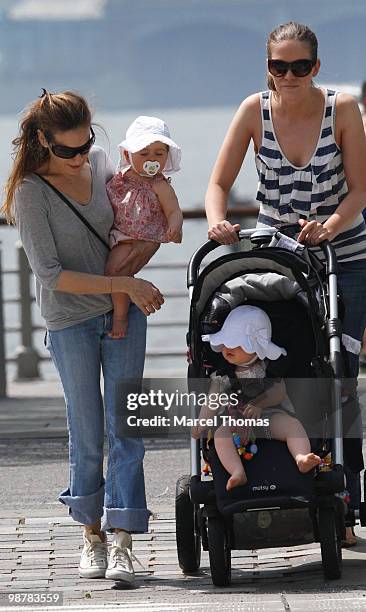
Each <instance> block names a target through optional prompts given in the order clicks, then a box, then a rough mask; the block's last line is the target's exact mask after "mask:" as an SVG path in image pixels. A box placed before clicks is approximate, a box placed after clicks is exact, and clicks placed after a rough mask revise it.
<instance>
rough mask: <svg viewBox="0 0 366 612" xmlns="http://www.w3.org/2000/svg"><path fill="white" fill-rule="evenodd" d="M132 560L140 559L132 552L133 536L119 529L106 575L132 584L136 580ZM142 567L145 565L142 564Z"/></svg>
mask: <svg viewBox="0 0 366 612" xmlns="http://www.w3.org/2000/svg"><path fill="white" fill-rule="evenodd" d="M132 561H137V563H139V564H140V565H141V563H140V561H139V560H138V559H137V558H136V557H135V555H134V554H133V552H132V538H131V536H130V534H129V533H127V532H126V531H118V532H117V533H116V534H115V536H114V540H113V542H112V547H111V554H110V557H109V563H108V569H107V571H106V573H105V577H106V578H107V579H109V580H118V581H120V580H121V581H123V582H127V583H128V584H132V583H133V582H134V580H135V572H134V569H133V565H132ZM141 567H143V566H142V565H141Z"/></svg>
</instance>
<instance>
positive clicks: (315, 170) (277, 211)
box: [256, 90, 366, 262]
mask: <svg viewBox="0 0 366 612" xmlns="http://www.w3.org/2000/svg"><path fill="white" fill-rule="evenodd" d="M336 97H337V93H336V92H334V91H331V90H326V100H325V107H324V115H323V121H322V125H321V129H320V134H319V140H318V144H317V147H316V150H315V152H314V154H313V156H312V158H311V160H310V162H309V164H308V165H307V166H305V167H301V168H300V167H297V166H294V165H293V164H291V163H290V162H289V161H288V159H286V157H285V155H284V154H283V152H282V151H281V147H280V145H279V143H278V141H277V139H276V135H275V131H274V128H273V123H272V114H271V92H269V91H264V92H262V93H261V115H262V127H263V134H262V144H261V147H260V149H259V151H258V153H257V155H256V166H257V171H258V178H259V183H258V192H257V201H258V202H259V205H260V211H259V216H258V222H257V226H259V227H265V226H268V225H270V226H273V225H277V224H280V223H297V221H298V220H299V218H300V217H301V216H302V217H303V218H306V219H308V220H310V221H312V220H317V221H319V222H320V223H323V222H324V221H326V219H328V217H329V216H330V215H331V214H333V213H334V211H335V210H336V208H337V207H338V205H339V204H340V203H341V202H342V200H343V199H344V198H345V196H346V195H347V192H348V187H347V183H346V177H345V174H344V169H343V163H342V152H341V150H340V149H339V147H338V145H337V143H336V141H335V137H334V124H335V120H334V118H335V101H336ZM332 244H333V246H334V248H335V250H336V253H337V258H338V261H339V262H346V261H354V260H360V259H366V226H365V221H364V219H363V216H362V214H361V213H360V215H359V216H358V217H357V218H356V219H355V220H354V221H352V223H351V224H350V225H349V226H348V227H347V228H346V230H345V231H343V232H342V233H341V234H338V236H336V238H335V239H334V240H333V241H332ZM314 251H316V252H317V254H318V253H319V255H320V256H321V253H322V252H321V251H320V249H318V248H315V249H314Z"/></svg>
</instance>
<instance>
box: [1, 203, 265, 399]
mask: <svg viewBox="0 0 366 612" xmlns="http://www.w3.org/2000/svg"><path fill="white" fill-rule="evenodd" d="M257 214H258V209H257V207H256V206H253V205H251V204H250V203H248V204H244V205H235V206H234V207H232V208H230V209H229V211H228V218H229V219H230V220H232V221H233V222H240V221H242V220H243V219H244V220H246V221H245V222H246V223H247V222H248V219H252V220H253V222H254V221H255V219H256V217H257ZM183 217H184V219H185V220H190V219H204V218H205V212H204V210H203V209H202V208H197V209H191V210H185V211H183ZM0 224H1V225H5V224H6V222H5V221H4V219H1V218H0ZM15 246H16V249H17V254H18V255H17V262H18V265H17V268H13V269H6V270H2V268H1V252H0V398H1V397H6V363H11V362H13V363H14V362H15V363H16V368H17V374H16V378H17V379H18V380H32V379H37V378H40V370H39V365H40V363H41V362H42V361H44V360H49V359H50V357H48V356H43V355H41V354H40V353H39V351H37V349H36V348H35V346H34V332H37V331H42V330H44V329H45V328H44V326H40V325H35V324H33V320H32V303H33V302H34V297H33V296H32V292H31V282H30V279H31V270H30V267H29V264H28V260H27V257H26V255H25V252H24V250H23V247H22V244H21V242H19V241H18V242H17V243H16V245H15ZM146 268H147V269H149V270H159V269H160V270H178V269H180V270H186V268H187V263H174V262H168V263H161V264H159V263H151V264H149V265H148V266H146ZM9 274H12V275H17V276H18V279H19V296H18V297H10V298H9V297H6V298H4V296H3V292H2V287H3V283H2V280H3V275H9ZM164 295H165V297H166V298H168V299H169V298H175V299H176V298H184V297H188V293H187V292H186V291H165V292H164ZM4 304H19V305H20V325H12V326H8V327H7V328H6V329H5V327H4ZM186 325H187V321H186V320H185V321H183V320H179V319H176V320H169V321H154V320H151V321H150V322H149V327H162V328H164V327H165V328H166V327H178V326H186ZM9 332H20V334H21V344H19V346H18V347H17V348H16V350H15V355H14V356H13V357H6V354H5V334H6V333H9ZM183 354H184V349H183V347H182V348H181V349H180V350H177V349H172V348H170V347H162V348H159V349H150V350H148V351H147V353H146V356H147V357H152V358H154V357H163V356H167V357H181V356H182V355H183Z"/></svg>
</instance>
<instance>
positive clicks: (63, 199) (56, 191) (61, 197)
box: [37, 174, 110, 251]
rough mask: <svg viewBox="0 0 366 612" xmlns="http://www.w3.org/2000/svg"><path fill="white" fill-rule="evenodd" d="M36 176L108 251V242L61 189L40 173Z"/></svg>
mask: <svg viewBox="0 0 366 612" xmlns="http://www.w3.org/2000/svg"><path fill="white" fill-rule="evenodd" d="M37 176H38V178H40V179H41V181H43V182H44V183H46V185H48V186H49V187H50V188H51V189H52V190H53V191H54V192H55V193H56V194H57V195H58V197H59V198H60V199H61V200H62V201H63V202H65V204H66V206H68V207H69V208H70V210H72V212H73V213H75V215H76V216H77V217H79V219H80V221H82V223H84V225H86V227H87V228H88V230H89V231H90V232H91V233H92V234H94V236H96V238H98V240H100V242H102V243H103V244H104V246H105V247H106V248H107V249H108V251H110V246H109V244H108V242H106V241H105V240H104V239H103V238H102V237H101V236H100V235H99V234H98V232H97V231H96V230H95V229H94V227H93V226H92V225H91V224H90V223H89V221H87V220H86V219H85V217H84V216H83V215H82V214H81V213H80V212H79V211H78V209H77V208H75V206H74V205H73V204H72V203H71V202H70V200H68V199H67V197H66V196H64V194H63V193H61V191H59V190H58V189H57V188H56V187H54V185H51V183H50V182H49V181H47V179H45V178H44V177H43V176H41V175H40V174H37Z"/></svg>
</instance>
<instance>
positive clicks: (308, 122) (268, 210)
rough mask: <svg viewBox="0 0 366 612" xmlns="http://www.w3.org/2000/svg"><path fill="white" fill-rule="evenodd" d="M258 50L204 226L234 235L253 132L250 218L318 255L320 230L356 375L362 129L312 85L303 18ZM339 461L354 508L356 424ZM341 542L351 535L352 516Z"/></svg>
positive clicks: (365, 171)
mask: <svg viewBox="0 0 366 612" xmlns="http://www.w3.org/2000/svg"><path fill="white" fill-rule="evenodd" d="M267 55H268V59H267V67H268V85H269V91H265V92H261V93H256V94H253V95H251V96H249V97H248V98H246V99H245V100H244V101H243V102H242V104H241V106H240V107H239V109H238V111H237V113H236V115H235V117H234V119H233V121H232V123H231V126H230V127H229V130H228V132H227V135H226V137H225V140H224V142H223V145H222V147H221V150H220V152H219V155H218V158H217V161H216V163H215V166H214V169H213V172H212V175H211V178H210V182H209V186H208V190H207V194H206V212H207V218H208V223H209V231H208V236H209V238H212V239H214V240H217V241H218V242H220V243H222V244H232V243H234V242H237V236H236V231H237V230H238V229H239V225H238V224H235V225H231V223H230V222H229V221H227V220H226V212H227V200H228V194H229V192H230V189H231V187H232V185H233V183H234V181H235V179H236V177H237V175H238V173H239V170H240V168H241V165H242V163H243V160H244V157H245V155H246V152H247V149H248V146H249V144H250V142H251V141H252V142H253V145H254V150H255V158H256V166H257V171H258V178H259V183H258V192H257V200H258V203H259V206H260V210H259V216H258V226H260V227H265V226H273V225H278V224H281V223H299V226H300V227H299V235H298V240H299V242H306V243H307V244H309V245H312V246H313V247H314V248H315V250H316V252H319V253H320V256H322V252H321V250H320V249H319V248H318V247H317V245H319V243H320V242H321V241H323V240H330V241H331V242H332V244H333V246H334V248H335V250H336V253H337V258H338V262H339V274H338V282H339V284H340V286H341V288H342V291H343V295H344V300H345V307H346V315H345V319H344V323H343V332H344V337H345V343H346V348H347V355H348V361H349V366H350V372H351V376H352V377H353V379H354V380H355V381H356V379H357V375H358V367H359V352H360V349H361V338H362V334H363V330H364V328H365V324H366V227H365V221H364V219H363V216H362V210H363V208H364V207H365V205H366V139H365V135H364V130H363V124H362V119H361V115H360V111H359V108H358V105H357V102H356V101H355V100H354V98H353V97H352V96H350V95H348V94H343V93H337V92H335V91H331V90H325V89H323V88H321V87H317V86H314V83H313V77H315V76H316V75H317V74H318V72H319V69H320V61H319V59H318V43H317V39H316V36H315V34H314V33H313V32H312V31H311V30H310V29H309V28H308V27H307V26H304V25H301V24H298V23H294V22H290V23H287V24H284V25H280V26H279V27H278V28H276V29H275V30H273V31H272V32H271V34H270V35H269V38H268V42H267ZM355 397H356V392H355V390H354V392H353V396H352V400H353V401H352V402H349V404H352V406H353V408H354V407H355V406H356V408H354V414H355V417H354V420H355V421H356V422H357V427H358V431H359V432H362V427H361V421H360V416H359V414H360V411H359V407H358V402H357V400H356V399H354V398H355ZM348 409H349V410H350V408H348ZM356 447H357V451H356ZM348 449H352V450H349V451H348ZM345 462H346V465H345V471H346V477H347V488H348V489H349V491H350V494H351V503H350V507H351V509H355V508H357V507H358V506H359V502H360V478H359V472H360V470H361V469H362V468H363V461H362V434H361V433H360V438H359V439H358V438H356V439H355V438H353V439H351V438H348V439H346V440H345ZM351 514H352V513H351ZM350 523H351V525H352V524H353V523H352V519H351V521H350ZM347 542H348V545H352V544H354V543H356V539H355V537H354V534H353V529H352V526H349V527H348V528H347Z"/></svg>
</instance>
